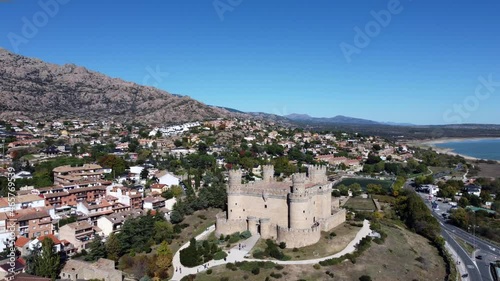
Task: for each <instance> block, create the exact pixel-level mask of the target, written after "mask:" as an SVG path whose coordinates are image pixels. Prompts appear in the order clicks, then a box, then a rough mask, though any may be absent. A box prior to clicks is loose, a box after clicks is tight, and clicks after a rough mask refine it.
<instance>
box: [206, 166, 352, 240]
mask: <svg viewBox="0 0 500 281" xmlns="http://www.w3.org/2000/svg"><path fill="white" fill-rule="evenodd" d="M308 174H309V175H308V176H306V174H305V173H297V174H294V175H293V176H292V181H291V182H290V181H288V182H286V181H283V182H278V181H276V180H275V179H274V167H273V166H270V165H266V166H263V168H262V176H263V180H262V181H259V182H255V183H251V184H242V183H241V177H242V172H241V170H232V171H230V172H229V184H228V187H227V212H223V213H220V214H218V215H217V220H216V234H217V235H218V236H219V235H221V234H224V235H228V234H232V233H235V232H242V231H246V230H248V231H250V232H251V233H252V235H256V234H260V235H261V238H263V239H273V240H276V241H277V242H278V243H280V242H285V243H286V246H287V248H300V247H305V246H308V245H312V244H315V243H317V242H318V241H319V240H320V237H321V231H329V230H331V229H332V228H334V227H336V226H338V225H340V224H341V223H343V222H345V219H346V211H345V210H344V209H340V208H339V201H338V200H335V202H333V201H332V194H331V193H332V185H333V184H332V183H331V182H328V178H327V176H326V167H322V166H311V167H310V168H309V171H308Z"/></svg>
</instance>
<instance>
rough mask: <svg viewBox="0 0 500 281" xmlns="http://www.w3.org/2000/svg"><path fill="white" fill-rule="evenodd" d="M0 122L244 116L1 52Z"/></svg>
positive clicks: (157, 120) (171, 120) (79, 69)
mask: <svg viewBox="0 0 500 281" xmlns="http://www.w3.org/2000/svg"><path fill="white" fill-rule="evenodd" d="M0 96H1V97H2V98H1V99H0V118H2V119H11V118H13V117H31V118H40V119H51V118H77V117H79V118H85V119H94V120H121V121H139V122H142V123H147V124H170V123H182V122H189V121H197V120H207V119H215V118H221V117H222V118H230V117H245V114H243V113H238V112H230V111H229V110H227V109H224V108H220V107H214V106H208V105H206V104H203V103H201V102H199V101H197V100H194V99H192V98H190V97H188V96H179V95H173V94H170V93H168V92H166V91H162V90H159V89H156V88H154V87H148V86H142V85H138V84H135V83H132V82H127V81H124V80H122V79H118V78H111V77H108V76H106V75H103V74H101V73H98V72H94V71H90V70H88V69H86V68H84V67H79V66H76V65H74V64H65V65H56V64H50V63H46V62H43V61H41V60H38V59H34V58H28V57H24V56H20V55H16V54H14V53H11V52H9V51H7V50H5V49H1V48H0Z"/></svg>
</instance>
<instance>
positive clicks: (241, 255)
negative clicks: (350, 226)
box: [171, 220, 371, 281]
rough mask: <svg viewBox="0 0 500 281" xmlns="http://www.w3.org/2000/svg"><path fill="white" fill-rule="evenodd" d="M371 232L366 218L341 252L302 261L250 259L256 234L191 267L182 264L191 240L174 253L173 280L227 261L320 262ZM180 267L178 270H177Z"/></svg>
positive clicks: (351, 248) (207, 232) (349, 249)
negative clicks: (218, 256) (221, 255)
mask: <svg viewBox="0 0 500 281" xmlns="http://www.w3.org/2000/svg"><path fill="white" fill-rule="evenodd" d="M214 230H215V225H212V226H210V227H209V228H207V230H205V231H204V232H203V233H202V234H200V235H198V236H196V240H203V239H205V238H206V237H208V236H209V235H210V233H212V232H213V231H214ZM370 233H371V230H370V222H369V221H367V220H365V221H364V222H363V227H362V228H361V230H360V231H359V232H358V233H357V234H356V237H355V238H354V240H352V241H351V243H349V244H348V245H347V247H346V248H345V249H344V250H342V251H341V252H339V253H337V254H335V255H331V256H328V257H324V258H320V259H313V260H302V261H277V260H258V259H249V258H248V255H249V253H250V251H251V250H252V248H253V247H254V246H255V244H256V243H257V241H258V240H259V239H260V235H254V236H252V237H250V238H249V239H247V240H245V241H243V242H241V243H240V245H241V249H239V245H237V246H235V247H233V248H232V249H231V250H230V251H226V253H228V256H227V258H226V260H218V261H215V260H213V261H210V262H208V263H206V264H203V265H200V266H197V267H193V268H189V267H185V266H183V265H182V264H181V262H180V251H181V250H183V249H185V248H187V247H188V246H189V242H188V243H186V244H184V245H183V246H182V247H181V248H180V249H179V250H178V251H177V252H176V253H175V255H174V259H173V261H172V265H173V267H174V276H173V277H172V279H171V280H172V281H180V280H181V279H182V278H183V277H184V276H187V275H190V274H197V273H200V272H203V271H205V270H208V269H210V268H212V267H216V266H219V265H224V264H227V263H235V262H242V261H249V262H253V261H256V262H261V261H264V262H265V261H270V262H274V263H276V264H281V265H293V264H299V265H305V264H317V263H319V262H322V261H325V260H328V259H332V258H339V257H341V256H343V255H345V254H349V253H352V252H354V251H355V250H356V247H355V246H356V245H357V244H358V243H359V242H360V241H361V239H363V238H365V237H366V236H368V235H369V234H370ZM175 269H178V270H175Z"/></svg>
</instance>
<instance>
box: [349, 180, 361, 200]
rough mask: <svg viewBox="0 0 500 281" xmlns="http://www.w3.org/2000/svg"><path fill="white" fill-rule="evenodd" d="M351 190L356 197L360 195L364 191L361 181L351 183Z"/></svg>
mask: <svg viewBox="0 0 500 281" xmlns="http://www.w3.org/2000/svg"><path fill="white" fill-rule="evenodd" d="M349 190H351V192H352V196H354V197H356V196H359V195H361V193H362V189H361V185H360V184H359V183H353V184H351V185H349Z"/></svg>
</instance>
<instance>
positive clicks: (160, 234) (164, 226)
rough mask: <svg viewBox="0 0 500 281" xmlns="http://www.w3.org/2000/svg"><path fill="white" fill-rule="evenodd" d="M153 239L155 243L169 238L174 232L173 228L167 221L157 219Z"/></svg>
mask: <svg viewBox="0 0 500 281" xmlns="http://www.w3.org/2000/svg"><path fill="white" fill-rule="evenodd" d="M154 233H155V234H154V239H155V241H156V243H160V242H162V241H165V240H167V241H168V240H171V239H172V236H173V234H174V228H173V226H172V224H171V223H169V222H168V221H157V222H155V224H154Z"/></svg>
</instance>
